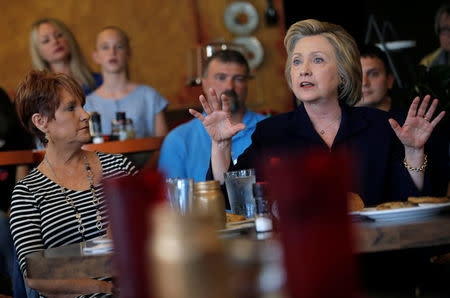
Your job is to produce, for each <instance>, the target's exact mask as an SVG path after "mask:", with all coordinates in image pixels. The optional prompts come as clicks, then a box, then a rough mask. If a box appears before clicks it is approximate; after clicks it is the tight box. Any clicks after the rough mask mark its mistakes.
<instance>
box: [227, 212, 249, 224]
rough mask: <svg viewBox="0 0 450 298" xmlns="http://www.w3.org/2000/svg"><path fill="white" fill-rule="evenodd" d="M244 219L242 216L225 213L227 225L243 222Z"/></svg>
mask: <svg viewBox="0 0 450 298" xmlns="http://www.w3.org/2000/svg"><path fill="white" fill-rule="evenodd" d="M245 219H246V218H245V216H244V215H238V214H233V213H228V212H227V223H230V222H238V221H243V220H245Z"/></svg>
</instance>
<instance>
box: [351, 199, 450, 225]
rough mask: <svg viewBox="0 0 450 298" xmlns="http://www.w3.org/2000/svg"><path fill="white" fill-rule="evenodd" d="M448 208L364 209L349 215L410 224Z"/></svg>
mask: <svg viewBox="0 0 450 298" xmlns="http://www.w3.org/2000/svg"><path fill="white" fill-rule="evenodd" d="M449 207H450V203H443V204H419V207H411V208H400V209H392V210H376V209H375V208H365V209H364V210H363V211H359V212H351V213H350V214H356V215H363V216H367V217H369V218H372V219H374V220H375V221H376V222H411V221H420V220H424V219H428V218H431V217H433V216H435V215H437V214H439V213H440V212H441V211H442V210H445V209H447V208H449Z"/></svg>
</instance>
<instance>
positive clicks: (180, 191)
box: [166, 178, 194, 215]
mask: <svg viewBox="0 0 450 298" xmlns="http://www.w3.org/2000/svg"><path fill="white" fill-rule="evenodd" d="M166 187H167V198H168V200H169V204H170V207H171V208H172V209H173V210H175V211H176V212H178V213H180V214H181V215H185V214H187V213H190V212H191V211H192V204H193V193H194V180H193V179H192V178H167V179H166Z"/></svg>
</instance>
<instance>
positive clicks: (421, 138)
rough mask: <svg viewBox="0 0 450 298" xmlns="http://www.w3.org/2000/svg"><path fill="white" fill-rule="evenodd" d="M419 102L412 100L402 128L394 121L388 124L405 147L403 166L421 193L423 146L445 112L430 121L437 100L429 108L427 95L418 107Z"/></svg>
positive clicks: (423, 162) (390, 120)
mask: <svg viewBox="0 0 450 298" xmlns="http://www.w3.org/2000/svg"><path fill="white" fill-rule="evenodd" d="M419 102H420V98H419V97H416V98H415V99H414V100H413V102H412V103H411V106H410V108H409V111H408V116H407V118H406V120H405V123H404V125H403V126H400V125H399V124H398V122H397V121H395V120H394V119H389V123H390V125H391V127H392V129H393V130H394V132H395V134H396V135H397V137H398V138H399V140H400V141H401V142H402V144H403V146H404V147H405V166H406V167H407V169H408V172H409V175H410V176H411V179H412V180H413V182H414V184H415V185H416V187H417V188H418V189H419V190H420V191H421V190H422V188H423V184H424V171H425V168H424V164H425V152H424V146H425V143H426V142H427V140H428V138H429V137H430V135H431V133H432V132H433V129H434V128H435V127H436V125H437V124H438V123H439V121H441V119H442V118H443V117H444V115H445V112H444V111H442V112H441V113H439V114H438V115H437V116H436V117H435V118H434V119H433V120H432V117H433V114H434V112H435V110H436V107H437V104H438V100H437V99H435V100H433V102H432V104H431V105H430V107H429V108H428V103H429V102H430V96H429V95H427V96H425V97H424V99H423V101H422V103H421V104H420V106H419Z"/></svg>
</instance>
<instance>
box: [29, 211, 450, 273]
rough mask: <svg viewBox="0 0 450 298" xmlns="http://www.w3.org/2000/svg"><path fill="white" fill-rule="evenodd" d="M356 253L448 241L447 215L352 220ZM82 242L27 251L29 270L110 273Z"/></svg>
mask: <svg viewBox="0 0 450 298" xmlns="http://www.w3.org/2000/svg"><path fill="white" fill-rule="evenodd" d="M353 226H354V228H355V229H354V233H355V239H356V243H357V249H356V250H357V253H362V254H364V253H374V252H384V251H393V250H399V251H400V250H403V249H410V248H430V247H438V246H448V245H450V216H448V215H440V216H436V217H433V218H432V219H430V220H424V221H420V222H410V223H391V224H380V223H376V222H371V223H354V224H353ZM84 246H85V243H77V244H72V245H68V246H63V247H57V248H51V249H47V250H44V251H38V252H34V253H31V254H29V255H28V256H27V257H26V259H27V262H28V272H29V276H30V277H34V278H46V279H52V278H77V277H100V276H110V275H111V272H112V264H111V263H112V262H111V254H101V255H85V254H84V253H83V247H84Z"/></svg>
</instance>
